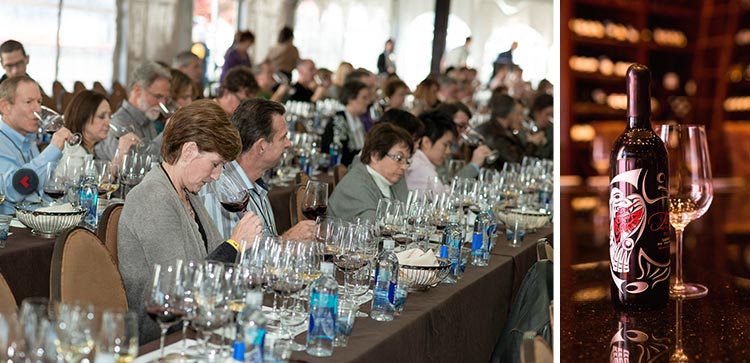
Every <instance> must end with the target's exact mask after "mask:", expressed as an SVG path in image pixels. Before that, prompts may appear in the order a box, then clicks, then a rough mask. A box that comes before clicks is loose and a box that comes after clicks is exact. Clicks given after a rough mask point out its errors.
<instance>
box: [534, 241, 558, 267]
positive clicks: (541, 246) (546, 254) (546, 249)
mask: <svg viewBox="0 0 750 363" xmlns="http://www.w3.org/2000/svg"><path fill="white" fill-rule="evenodd" d="M536 260H537V261H541V260H550V261H552V262H554V261H555V260H554V250H553V248H552V244H550V243H549V240H548V239H547V238H540V239H538V240H537V241H536Z"/></svg>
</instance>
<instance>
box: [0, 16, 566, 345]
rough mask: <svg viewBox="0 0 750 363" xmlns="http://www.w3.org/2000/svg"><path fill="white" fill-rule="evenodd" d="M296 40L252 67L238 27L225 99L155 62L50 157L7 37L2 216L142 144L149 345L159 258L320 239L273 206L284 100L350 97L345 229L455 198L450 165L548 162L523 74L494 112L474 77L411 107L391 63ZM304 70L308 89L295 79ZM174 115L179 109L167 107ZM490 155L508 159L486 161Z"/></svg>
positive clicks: (195, 73)
mask: <svg viewBox="0 0 750 363" xmlns="http://www.w3.org/2000/svg"><path fill="white" fill-rule="evenodd" d="M292 39H293V34H292V33H291V30H290V29H286V28H285V29H284V30H283V31H282V33H281V34H280V37H279V45H278V46H276V47H274V48H272V49H271V52H270V54H269V56H268V58H267V59H266V60H264V61H263V62H262V63H260V64H258V65H257V66H256V67H255V68H251V66H252V65H251V64H250V62H249V59H246V58H245V57H244V56H246V55H247V48H248V47H249V46H250V45H252V43H253V42H254V36H252V33H250V34H249V35H248V34H246V33H241V34H239V33H238V37H237V38H236V39H235V45H233V47H232V48H231V49H230V50H229V51H228V52H227V56H226V57H227V59H231V62H226V63H225V66H226V65H228V64H231V65H233V67H227V68H225V69H223V70H222V73H221V81H220V87H219V89H218V91H217V93H216V95H215V96H213V98H210V97H207V98H206V99H199V98H203V95H202V94H201V89H202V87H201V81H202V78H203V75H202V72H201V68H200V61H201V60H200V59H199V58H198V57H197V56H195V55H193V54H192V53H190V52H181V53H179V54H177V55H176V56H175V58H174V60H173V61H172V62H171V65H172V67H174V68H171V69H170V68H169V67H166V66H165V65H162V64H160V63H157V62H144V63H142V64H140V65H138V66H137V67H136V68H135V69H134V70H133V72H132V74H131V76H130V79H129V80H130V83H129V85H128V88H127V92H128V93H127V98H126V99H125V100H123V102H122V104H121V105H120V106H119V108H118V109H116V110H113V109H112V105H111V104H110V100H109V99H108V98H107V96H106V95H103V94H100V93H98V92H95V91H88V90H84V91H81V92H78V93H76V94H75V96H74V97H73V99H72V100H71V101H70V103H69V105H68V106H67V109H65V110H62V111H63V112H61V113H64V122H65V125H64V127H62V128H60V129H59V130H57V131H56V132H54V134H52V136H51V139H49V141H48V142H47V143H46V145H44V146H45V147H44V148H41V147H40V146H41V145H38V138H37V132H38V130H39V120H38V119H37V116H36V113H38V112H40V111H41V103H42V92H41V90H40V87H39V85H38V84H37V83H36V82H35V81H34V80H33V78H32V77H30V76H29V75H27V74H26V64H27V63H28V56H26V54H25V51H24V49H23V46H22V45H21V44H20V43H18V42H15V41H8V42H5V43H3V45H2V46H0V59H1V60H2V65H3V67H4V68H5V70H6V74H5V75H4V76H3V79H2V83H0V115H1V116H2V122H0V139H2V142H0V174H2V176H3V177H4V179H3V180H5V183H6V190H7V195H6V200H5V202H3V203H2V204H0V214H13V213H14V205H15V204H17V203H20V202H24V201H40V200H43V199H47V198H48V197H47V196H45V194H44V192H43V188H42V187H43V184H44V183H43V180H45V177H46V176H45V173H46V170H45V168H46V165H47V163H48V162H54V161H58V163H59V164H62V163H64V162H65V160H66V159H67V158H71V157H74V156H77V157H82V156H83V157H86V156H88V157H90V158H93V159H97V160H105V161H113V162H115V163H119V162H120V161H121V159H122V158H123V155H126V154H128V153H129V152H130V151H131V150H134V149H135V148H138V149H139V150H146V152H147V153H148V154H150V155H153V156H154V158H155V159H154V160H161V163H159V164H158V166H154V167H152V168H151V170H150V171H149V172H148V174H146V175H145V177H144V178H143V180H142V181H141V182H140V184H138V185H137V186H135V187H134V188H133V189H132V190H131V191H130V192H129V194H128V195H127V202H126V203H125V206H124V209H123V212H122V216H121V219H120V222H119V234H118V258H119V269H120V273H121V274H122V278H123V281H124V284H125V288H126V292H127V297H128V303H129V305H130V307H131V308H132V309H134V311H137V312H139V314H140V319H139V323H140V326H141V333H142V334H141V341H149V340H151V339H154V338H156V337H157V336H158V327H157V326H156V324H155V323H153V321H150V320H149V319H146V318H145V312H144V311H143V309H139V307H140V306H141V304H142V301H143V296H142V294H143V290H144V286H145V284H147V283H148V279H149V277H150V276H152V274H153V271H151V270H152V267H153V265H154V264H158V263H168V262H169V261H171V260H174V259H176V258H181V259H183V260H191V259H206V258H209V259H217V260H220V261H234V259H235V255H236V252H237V249H238V248H239V245H238V242H237V241H241V240H245V241H253V240H254V239H255V237H256V236H260V235H263V236H277V235H279V234H280V232H281V234H282V235H283V237H285V238H289V239H296V240H307V239H312V238H313V229H314V221H302V222H299V223H297V224H296V225H294V226H292V227H291V228H290V229H289V230H287V231H278V230H277V228H276V221H275V218H274V213H273V210H272V208H271V204H270V202H269V199H268V192H269V186H268V185H267V184H266V182H265V181H264V176H265V175H266V174H267V171H268V170H270V169H272V168H274V167H275V166H277V165H278V164H279V162H280V160H281V159H282V156H283V154H284V153H285V151H286V150H287V149H288V148H289V147H290V146H291V142H290V139H289V131H293V130H294V126H295V125H292V124H290V122H288V121H287V120H286V119H285V112H287V110H286V109H285V107H284V106H283V105H282V103H280V102H285V101H288V100H291V101H301V102H315V101H319V100H323V99H326V98H332V99H335V100H337V101H339V102H340V104H341V108H340V109H339V110H338V111H337V112H336V113H335V115H333V116H332V118H331V119H330V121H329V122H328V123H327V124H326V125H325V127H324V129H323V130H321V131H322V141H321V145H320V148H321V150H320V151H321V152H323V153H325V154H328V153H329V152H330V148H331V147H338V148H340V150H341V159H340V160H341V163H342V164H343V165H345V166H347V167H348V172H347V174H346V176H345V177H344V178H343V180H341V181H340V182H339V184H338V185H336V187H335V189H334V190H333V192H332V194H331V197H330V200H329V206H328V215H329V216H332V217H337V218H341V219H343V220H349V221H353V220H355V219H357V218H373V217H374V215H375V211H376V208H377V204H378V201H379V199H381V198H389V199H397V200H400V201H404V202H405V201H406V197H407V193H408V190H410V189H425V188H432V189H434V190H444V189H446V188H448V186H446V185H445V181H446V180H448V179H447V178H446V175H447V174H448V173H449V171H448V168H447V167H446V164H447V162H448V160H451V159H460V160H464V161H465V162H466V164H465V166H464V167H463V168H462V169H460V170H458V171H456V172H455V173H456V175H458V176H461V177H467V178H477V177H478V175H479V174H480V169H481V168H483V167H493V168H497V169H502V168H503V165H504V164H505V163H508V162H520V161H521V159H522V158H523V157H524V156H535V157H540V158H552V150H553V146H552V103H553V100H552V96H551V95H550V94H549V93H546V92H542V93H539V94H533V92H532V94H528V93H519V92H509V91H512V90H514V89H515V88H517V87H516V85H507V86H506V85H505V83H504V80H503V79H502V78H503V77H504V75H505V74H507V73H508V72H509V71H514V72H517V71H518V67H517V66H514V65H513V66H511V67H510V68H512V69H508V68H507V67H498V71H497V74H496V75H495V77H494V78H493V82H492V84H493V85H495V87H494V88H492V89H490V90H489V91H490V92H491V97H490V98H489V100H488V101H486V102H485V103H486V104H478V103H477V102H476V101H475V97H474V95H475V92H476V91H478V90H480V89H481V87H482V86H481V85H480V84H479V82H478V81H477V80H476V72H475V71H473V70H470V69H468V68H466V67H461V68H458V69H455V68H451V69H448V70H447V71H446V72H445V73H444V74H441V75H437V76H429V77H427V78H426V79H425V80H424V81H422V82H421V83H420V84H419V85H418V86H417V88H416V90H415V91H414V93H413V95H412V96H413V97H411V96H409V95H410V94H411V90H410V89H409V87H408V86H407V85H406V83H404V82H403V81H402V80H400V79H399V78H398V76H397V75H396V74H395V73H393V72H390V71H393V70H394V68H393V67H392V66H387V65H384V69H386V70H388V71H386V72H383V73H381V74H376V73H373V72H370V71H368V70H365V69H361V68H360V69H355V68H353V67H352V66H351V64H349V63H346V62H343V63H342V64H341V67H339V69H338V70H336V72H330V71H327V70H324V69H317V68H316V66H315V62H314V61H313V60H310V59H299V54H298V53H297V51H296V48H294V46H293V45H292ZM384 62H385V61H384ZM384 64H385V63H384ZM295 67H296V71H297V75H298V76H297V82H296V83H293V84H292V83H290V84H287V83H286V82H285V80H287V81H288V80H289V79H291V75H292V71H293V68H295ZM518 79H520V78H518ZM380 90H382V92H380ZM509 93H512V94H513V95H514V97H512V96H511V95H509ZM379 94H382V95H384V96H381V98H379V96H378V95H379ZM411 98H413V100H410V99H411ZM167 106H168V107H167ZM169 107H171V108H173V109H176V111H175V112H174V113H166V112H164V111H165V108H169ZM480 113H481V114H489V118H488V119H487V120H486V121H485V122H483V123H481V124H476V123H470V121H471V120H474V119H476V120H479V119H480V117H472V116H475V115H477V116H478V115H479V114H480ZM525 120H529V122H524V121H525ZM529 123H531V124H534V125H535V127H534V128H529V127H528V126H527V124H529ZM532 130H533V131H532ZM469 132H475V133H479V134H481V135H483V136H484V144H481V145H473V146H472V145H468V144H467V143H466V142H464V141H463V140H464V136H465V135H466V134H467V133H469ZM74 133H78V134H80V135H81V136H82V142H81V143H80V144H78V145H74V146H71V145H70V144H69V143H68V142H67V140H68V139H70V138H71V137H72V136H73V134H74ZM493 151H494V153H495V154H496V155H497V157H496V158H494V160H493V163H492V164H491V165H486V162H485V161H486V159H487V157H488V156H489V155H490V154H492V153H493ZM29 170H30V171H31V172H32V173H33V174H35V175H36V176H37V179H38V180H39V181H41V182H39V183H38V187H37V188H36V190H30V191H19V190H17V189H16V188H14V187H13V185H12V179H13V176H14V175H16V174H18V173H19V172H21V171H29ZM220 173H227V174H231V175H233V176H235V177H236V179H237V180H240V181H241V184H242V186H243V187H244V188H246V189H247V190H248V191H249V197H250V203H248V209H247V210H248V211H247V213H245V214H244V215H241V214H239V213H230V212H228V211H227V210H225V209H224V208H222V206H221V205H220V203H219V200H218V197H217V196H216V195H215V191H214V190H213V189H212V188H209V187H207V186H206V184H208V183H211V182H212V181H214V180H217V179H218V177H219V175H220Z"/></svg>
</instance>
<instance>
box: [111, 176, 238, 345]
mask: <svg viewBox="0 0 750 363" xmlns="http://www.w3.org/2000/svg"><path fill="white" fill-rule="evenodd" d="M187 196H188V199H189V200H190V203H192V205H193V209H194V210H195V213H196V215H197V216H198V219H199V220H200V221H201V225H202V226H203V230H204V231H205V232H206V236H207V240H208V251H213V250H214V249H215V248H216V247H218V246H219V245H220V244H221V243H222V242H224V239H223V238H222V236H221V235H220V234H219V231H218V230H217V229H216V227H215V226H214V223H213V221H212V220H211V217H209V216H208V213H207V212H206V209H205V207H204V206H203V202H202V201H201V199H200V197H199V196H197V195H193V194H192V193H187ZM118 226H119V229H118V233H117V238H118V242H117V253H118V260H119V267H120V274H122V280H123V282H124V284H125V292H126V294H127V298H128V306H129V307H130V309H131V310H132V311H135V312H136V313H137V314H138V326H139V330H140V341H141V343H145V342H148V341H151V340H153V339H156V338H158V337H159V327H158V326H157V325H156V323H154V321H153V320H151V319H149V318H148V316H147V315H146V311H145V309H144V306H143V301H144V298H145V296H144V294H145V292H146V290H147V289H148V288H149V283H150V281H151V277H152V276H153V271H154V264H170V263H173V262H174V261H175V260H177V259H182V260H184V261H188V260H202V259H205V258H206V256H207V255H208V254H207V252H206V247H204V244H203V238H202V237H201V234H200V232H199V231H198V224H197V223H195V221H194V220H193V219H192V218H191V217H190V214H189V213H188V211H187V210H186V208H185V206H184V205H183V204H182V202H181V201H180V197H179V195H178V194H177V191H175V189H174V187H173V186H172V183H170V181H169V178H168V177H167V175H166V174H165V173H164V171H163V170H162V168H154V169H153V170H151V171H150V172H149V173H148V174H146V176H145V178H144V179H143V181H142V182H141V183H140V184H138V186H136V187H135V188H133V190H132V191H130V193H128V196H127V200H126V202H125V206H124V207H123V209H122V215H121V216H120V222H119V225H118Z"/></svg>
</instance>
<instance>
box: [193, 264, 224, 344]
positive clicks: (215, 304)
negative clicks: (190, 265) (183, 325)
mask: <svg viewBox="0 0 750 363" xmlns="http://www.w3.org/2000/svg"><path fill="white" fill-rule="evenodd" d="M225 291H226V284H225V273H224V264H223V263H221V262H216V261H206V262H205V264H204V265H203V274H202V278H201V279H200V281H198V283H197V284H196V287H195V289H194V296H195V303H196V305H195V316H194V317H193V321H192V322H191V324H192V325H193V328H194V329H195V330H196V331H197V332H198V337H199V338H198V340H199V342H200V353H201V354H202V355H207V356H212V357H215V355H216V354H217V353H218V352H216V351H213V350H212V351H210V352H209V345H208V341H209V340H210V338H211V332H212V331H213V330H216V329H218V328H220V327H222V326H223V325H224V323H225V322H226V321H227V319H228V317H229V315H230V311H229V306H228V304H227V300H226V299H225Z"/></svg>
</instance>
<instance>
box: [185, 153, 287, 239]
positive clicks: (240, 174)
mask: <svg viewBox="0 0 750 363" xmlns="http://www.w3.org/2000/svg"><path fill="white" fill-rule="evenodd" d="M222 173H229V174H233V175H235V176H237V178H238V179H239V180H241V181H242V183H243V185H244V186H245V187H246V188H247V191H248V194H249V196H250V198H249V199H250V201H249V202H248V203H247V210H248V211H251V212H253V213H255V215H257V216H258V218H260V221H261V223H262V224H263V235H264V236H278V233H277V232H276V221H275V220H274V217H273V210H272V209H271V201H270V200H268V188H267V187H266V185H265V183H264V182H263V179H258V180H256V181H255V182H252V181H250V179H249V178H248V177H247V174H246V173H245V172H244V170H242V167H240V164H239V163H237V161H236V160H235V161H232V162H230V163H227V164H225V165H224V170H223V171H222ZM200 195H201V198H203V204H204V205H205V206H206V210H207V211H208V215H210V216H211V219H213V220H214V223H215V224H216V227H217V228H218V229H219V233H221V235H222V236H223V237H224V238H225V239H229V237H230V236H231V235H232V230H234V226H236V225H237V222H239V220H240V217H241V216H242V213H232V212H229V211H227V210H226V209H224V208H223V207H222V206H221V203H219V199H218V197H217V195H216V193H214V190H213V188H210V187H209V188H203V189H201V192H200Z"/></svg>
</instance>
